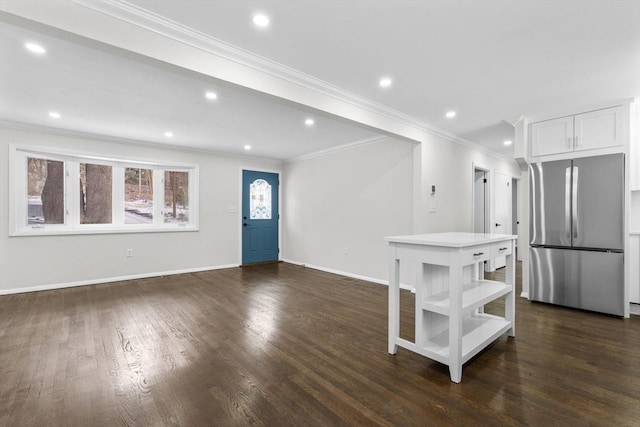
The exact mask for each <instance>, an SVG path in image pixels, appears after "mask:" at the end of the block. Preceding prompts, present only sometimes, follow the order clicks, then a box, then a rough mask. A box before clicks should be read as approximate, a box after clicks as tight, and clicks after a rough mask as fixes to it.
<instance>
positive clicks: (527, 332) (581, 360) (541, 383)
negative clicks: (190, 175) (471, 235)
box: [0, 263, 640, 426]
mask: <svg viewBox="0 0 640 427" xmlns="http://www.w3.org/2000/svg"><path fill="white" fill-rule="evenodd" d="M502 274H503V272H502V271H501V270H498V271H497V272H496V273H495V274H493V275H492V278H497V279H500V276H501V275H502ZM520 283H521V279H520V269H518V278H517V285H518V286H517V287H518V288H519V287H520ZM517 291H518V292H520V289H518V290H517ZM413 298H414V295H413V294H411V293H410V292H408V291H402V292H401V297H400V304H401V332H402V334H403V336H404V337H406V338H407V339H413V319H414V315H413V310H414V308H413V304H414V300H413ZM486 311H487V312H489V313H496V314H501V313H502V312H504V305H503V304H502V303H501V302H500V301H496V302H493V303H491V304H489V305H487V307H486ZM516 325H517V329H516V331H517V336H516V337H515V338H510V337H507V336H506V335H505V336H502V337H500V338H499V339H498V340H496V341H495V342H494V343H493V344H491V345H490V346H489V347H488V348H487V349H485V350H484V351H482V352H481V353H479V354H478V355H477V356H476V357H474V358H473V359H472V360H471V361H469V362H468V363H467V364H465V366H464V370H463V379H462V382H461V383H460V384H454V383H452V382H451V381H450V379H449V373H448V368H447V367H446V366H444V365H441V364H439V363H437V362H434V361H431V360H428V359H426V358H424V357H421V356H419V355H416V354H414V353H412V352H409V351H407V350H404V349H399V351H398V353H397V354H396V355H394V356H392V355H389V354H387V288H386V287H385V286H381V285H377V284H373V283H368V282H364V281H360V280H357V279H352V278H345V277H341V276H336V275H333V274H329V273H325V272H320V271H317V270H311V269H306V268H302V267H299V266H293V265H290V264H286V263H280V264H271V265H260V266H252V267H244V268H231V269H225V270H217V271H209V272H202V273H190V274H184V275H176V276H166V277H159V278H153V279H143V280H133V281H126V282H119V283H110V284H102V285H97V286H84V287H78V288H69V289H61V290H55V291H44V292H36V293H25V294H16V295H6V296H0V425H2V426H4V425H7V426H13V425H20V426H22V425H26V426H29V425H33V426H40V425H60V426H66V425H98V426H100V425H104V426H112V425H161V426H168V425H171V426H201V425H202V426H209V425H216V426H244V425H258V426H259V425H264V426H287V425H295V426H300V425H305V426H316V425H317V426H334V425H353V426H356V425H357V426H360V425H372V426H373V425H380V426H387V425H394V426H425V425H437V426H439V425H454V426H459V425H500V426H522V425H527V426H549V425H593V426H611V425H615V426H636V425H637V420H638V419H640V401H639V396H640V361H639V357H640V317H632V318H631V319H621V318H617V317H612V316H607V315H601V314H597V313H590V312H585V311H580V310H572V309H568V308H563V307H556V306H551V305H547V304H540V303H533V302H530V301H527V300H525V299H522V298H517V301H516Z"/></svg>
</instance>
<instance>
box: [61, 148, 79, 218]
mask: <svg viewBox="0 0 640 427" xmlns="http://www.w3.org/2000/svg"><path fill="white" fill-rule="evenodd" d="M64 166H65V186H64V189H65V195H64V205H65V206H64V209H65V228H71V229H75V228H78V227H79V226H80V163H79V162H77V161H72V160H67V161H65V162H64Z"/></svg>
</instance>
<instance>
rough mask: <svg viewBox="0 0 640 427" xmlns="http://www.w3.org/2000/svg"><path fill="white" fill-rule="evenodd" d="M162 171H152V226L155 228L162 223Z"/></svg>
mask: <svg viewBox="0 0 640 427" xmlns="http://www.w3.org/2000/svg"><path fill="white" fill-rule="evenodd" d="M164 209H165V207H164V170H162V169H154V170H153V224H154V225H155V226H157V227H159V226H161V225H162V224H163V223H164Z"/></svg>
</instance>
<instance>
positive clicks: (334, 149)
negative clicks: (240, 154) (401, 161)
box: [285, 135, 417, 163]
mask: <svg viewBox="0 0 640 427" xmlns="http://www.w3.org/2000/svg"><path fill="white" fill-rule="evenodd" d="M390 138H391V137H389V136H387V135H378V136H373V137H371V138H365V139H361V140H359V141H354V142H350V143H347V144H343V145H339V146H337V147H331V148H327V149H325V150H319V151H315V152H313V153H309V154H303V155H302V156H297V157H292V158H290V159H287V160H285V163H295V162H300V161H303V160H309V159H313V158H315V157H321V156H326V155H327V154H332V153H338V152H340V151H344V150H349V149H352V148H356V147H362V146H364V145H369V144H375V143H377V142H381V141H384V140H386V139H390ZM416 144H417V143H416Z"/></svg>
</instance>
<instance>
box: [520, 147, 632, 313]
mask: <svg viewBox="0 0 640 427" xmlns="http://www.w3.org/2000/svg"><path fill="white" fill-rule="evenodd" d="M529 186H530V187H529V190H530V192H529V194H530V203H529V206H530V216H529V224H530V228H529V232H530V235H529V237H530V249H529V255H530V258H529V259H530V264H529V265H530V268H529V292H530V298H531V299H532V300H535V301H542V302H547V303H552V304H558V305H563V306H568V307H576V308H581V309H585V310H592V311H598V312H602V313H609V314H616V315H620V316H623V315H624V155H623V154H611V155H605V156H596V157H586V158H579V159H573V160H558V161H552V162H541V163H533V164H531V165H529Z"/></svg>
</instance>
